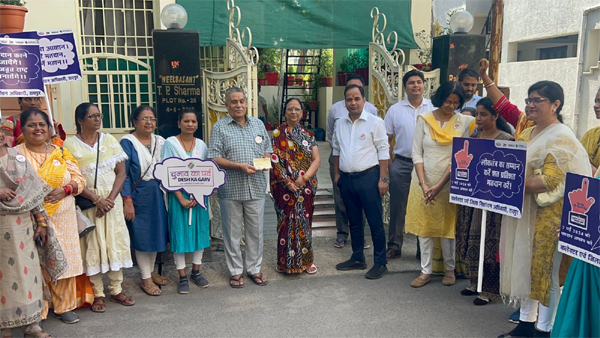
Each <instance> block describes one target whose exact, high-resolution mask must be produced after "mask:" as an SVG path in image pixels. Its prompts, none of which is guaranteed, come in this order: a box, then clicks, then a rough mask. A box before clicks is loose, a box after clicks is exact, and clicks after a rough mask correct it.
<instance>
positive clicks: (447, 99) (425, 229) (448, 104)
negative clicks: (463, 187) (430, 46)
mask: <svg viewBox="0 0 600 338" xmlns="http://www.w3.org/2000/svg"><path fill="white" fill-rule="evenodd" d="M431 102H432V103H433V105H434V106H436V107H439V108H437V109H436V110H434V111H430V112H427V113H423V114H422V115H419V116H418V117H417V125H416V127H415V134H414V138H413V150H412V159H413V163H414V165H415V170H414V171H413V175H412V181H411V188H410V193H409V195H408V207H407V211H408V212H407V214H406V232H409V233H412V234H415V235H417V236H419V246H420V248H421V275H420V276H419V277H417V278H415V279H414V280H413V281H412V282H411V283H410V285H411V286H412V287H415V288H418V287H422V286H423V285H425V284H427V283H428V282H429V281H430V280H431V274H432V264H433V245H434V239H435V238H440V241H441V244H442V253H443V256H444V265H445V269H446V273H445V275H444V278H443V280H442V283H443V284H444V285H453V284H454V283H455V277H454V267H455V257H454V252H455V241H454V235H455V232H456V205H455V204H451V203H450V202H449V196H450V188H449V186H448V181H449V180H450V164H451V161H450V160H451V156H452V139H453V138H454V137H468V136H470V135H471V133H472V132H473V129H474V128H475V119H474V118H473V117H472V116H466V115H461V114H460V113H456V112H455V111H456V110H457V109H460V108H461V107H462V105H463V103H464V92H463V89H462V87H461V85H460V84H459V83H458V82H446V83H443V84H442V85H441V86H440V87H439V88H438V90H437V92H436V94H435V95H434V97H433V98H432V100H431Z"/></svg>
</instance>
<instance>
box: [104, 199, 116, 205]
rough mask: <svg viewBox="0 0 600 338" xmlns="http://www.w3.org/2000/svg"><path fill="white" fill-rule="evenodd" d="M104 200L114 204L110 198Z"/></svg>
mask: <svg viewBox="0 0 600 338" xmlns="http://www.w3.org/2000/svg"><path fill="white" fill-rule="evenodd" d="M104 200H105V201H109V202H110V203H113V204H114V203H115V202H114V201H113V200H111V199H110V198H105V199H104Z"/></svg>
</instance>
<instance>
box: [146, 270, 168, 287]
mask: <svg viewBox="0 0 600 338" xmlns="http://www.w3.org/2000/svg"><path fill="white" fill-rule="evenodd" d="M150 277H151V278H152V281H153V282H154V284H156V285H160V286H164V285H167V284H169V281H168V280H167V279H166V278H165V277H163V276H161V275H159V274H157V273H156V272H152V273H151V274H150Z"/></svg>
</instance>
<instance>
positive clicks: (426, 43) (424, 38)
mask: <svg viewBox="0 0 600 338" xmlns="http://www.w3.org/2000/svg"><path fill="white" fill-rule="evenodd" d="M415 36H416V37H417V39H419V40H421V43H422V47H420V48H419V49H418V50H417V56H418V57H419V60H421V63H423V64H428V63H430V62H431V56H432V55H433V51H432V48H431V36H430V35H429V34H427V33H426V32H425V30H422V31H420V32H417V33H415Z"/></svg>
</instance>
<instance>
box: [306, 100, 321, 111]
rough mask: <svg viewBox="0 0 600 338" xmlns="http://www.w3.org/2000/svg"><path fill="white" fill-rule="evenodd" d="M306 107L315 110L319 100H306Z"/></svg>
mask: <svg viewBox="0 0 600 338" xmlns="http://www.w3.org/2000/svg"><path fill="white" fill-rule="evenodd" d="M308 107H309V108H310V110H317V108H318V107H319V101H308Z"/></svg>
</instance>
